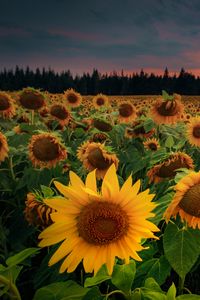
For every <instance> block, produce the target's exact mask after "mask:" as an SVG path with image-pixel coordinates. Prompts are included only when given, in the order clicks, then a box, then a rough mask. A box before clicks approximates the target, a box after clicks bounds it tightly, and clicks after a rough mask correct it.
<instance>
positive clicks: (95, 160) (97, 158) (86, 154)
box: [77, 142, 119, 178]
mask: <svg viewBox="0 0 200 300" xmlns="http://www.w3.org/2000/svg"><path fill="white" fill-rule="evenodd" d="M77 156H78V158H79V159H80V160H81V161H82V163H83V166H84V167H85V169H87V170H88V171H93V170H94V169H97V170H96V176H97V178H103V177H104V175H105V173H106V172H107V170H108V168H109V167H110V166H111V165H112V164H113V163H114V164H115V167H116V169H117V168H118V163H119V160H118V158H117V156H116V154H114V153H110V152H108V151H107V150H106V147H105V145H104V144H101V143H90V142H86V143H84V144H83V145H82V146H81V147H80V148H79V149H78V152H77Z"/></svg>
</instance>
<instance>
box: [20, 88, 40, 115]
mask: <svg viewBox="0 0 200 300" xmlns="http://www.w3.org/2000/svg"><path fill="white" fill-rule="evenodd" d="M18 101H19V103H20V104H21V106H22V107H24V108H26V109H31V110H38V109H40V108H42V107H43V106H44V105H45V95H44V94H43V93H42V92H41V91H40V90H36V89H34V88H29V87H28V88H24V89H23V90H22V91H21V92H20V93H19V98H18Z"/></svg>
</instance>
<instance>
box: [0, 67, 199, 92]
mask: <svg viewBox="0 0 200 300" xmlns="http://www.w3.org/2000/svg"><path fill="white" fill-rule="evenodd" d="M28 86H29V87H34V88H37V89H38V88H39V89H42V90H46V91H49V92H51V93H63V92H64V91H65V90H67V89H69V88H73V89H75V90H76V91H78V92H79V93H81V94H82V95H96V94H98V93H104V94H107V95H156V94H161V93H162V90H165V91H167V92H168V93H169V94H172V93H179V94H182V95H200V77H199V76H197V77H196V76H195V75H193V74H191V73H189V72H187V71H185V70H184V69H183V68H182V69H181V70H180V72H179V74H178V75H176V74H174V75H169V72H168V69H167V68H166V69H165V70H164V71H163V75H156V74H154V73H150V74H148V73H146V72H144V71H143V70H141V71H140V72H139V73H133V74H131V75H125V74H124V72H123V70H122V71H121V73H120V74H119V73H117V72H115V71H113V72H111V73H110V74H108V73H105V74H101V73H100V72H99V71H98V70H97V69H94V70H93V72H92V73H91V74H90V73H83V74H82V75H75V76H73V75H72V73H71V72H70V70H67V71H63V72H61V73H58V72H55V71H54V70H52V69H48V70H47V69H45V68H43V69H42V70H40V69H39V68H37V69H36V70H35V71H33V70H31V69H30V68H29V67H27V68H26V69H23V68H19V67H18V66H16V68H15V70H7V69H4V70H2V71H0V90H4V91H16V90H21V89H22V88H24V87H28Z"/></svg>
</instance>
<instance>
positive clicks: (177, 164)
mask: <svg viewBox="0 0 200 300" xmlns="http://www.w3.org/2000/svg"><path fill="white" fill-rule="evenodd" d="M180 168H187V169H194V165H193V159H192V158H191V157H190V156H189V155H188V154H186V153H184V152H176V153H173V154H171V155H170V157H169V158H167V159H166V160H164V161H163V162H161V163H159V164H157V165H155V166H153V167H152V168H151V169H150V170H149V171H148V172H147V176H148V177H149V181H150V182H154V183H158V182H161V181H163V180H165V179H172V178H174V176H175V175H176V170H177V169H180Z"/></svg>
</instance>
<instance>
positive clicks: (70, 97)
mask: <svg viewBox="0 0 200 300" xmlns="http://www.w3.org/2000/svg"><path fill="white" fill-rule="evenodd" d="M64 99H65V102H66V103H67V105H69V106H71V107H78V106H80V105H81V103H82V96H81V94H79V93H77V92H75V90H74V89H68V90H67V91H65V93H64Z"/></svg>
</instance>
